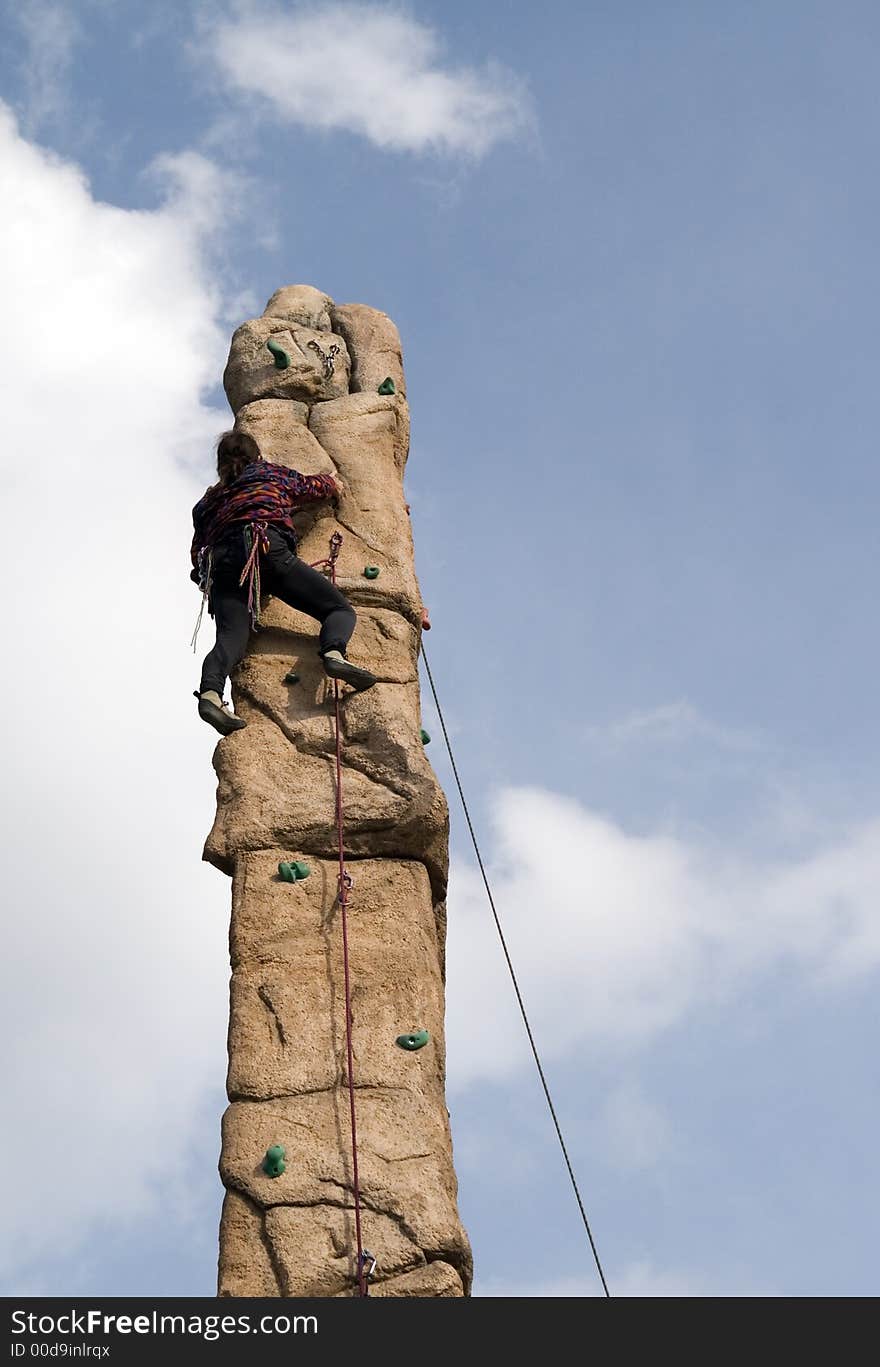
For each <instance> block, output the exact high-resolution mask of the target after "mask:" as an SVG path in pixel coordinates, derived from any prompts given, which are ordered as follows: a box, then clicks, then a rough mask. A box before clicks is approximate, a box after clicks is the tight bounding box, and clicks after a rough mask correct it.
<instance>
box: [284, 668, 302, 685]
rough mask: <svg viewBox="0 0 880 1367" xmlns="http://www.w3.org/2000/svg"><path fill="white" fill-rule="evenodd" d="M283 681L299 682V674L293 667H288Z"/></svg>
mask: <svg viewBox="0 0 880 1367" xmlns="http://www.w3.org/2000/svg"><path fill="white" fill-rule="evenodd" d="M284 682H285V683H299V675H298V674H297V672H296V670H295V669H288V671H287V673H286V674H285V676H284Z"/></svg>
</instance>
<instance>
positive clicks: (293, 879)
mask: <svg viewBox="0 0 880 1367" xmlns="http://www.w3.org/2000/svg"><path fill="white" fill-rule="evenodd" d="M309 872H310V870H309V866H308V864H304V863H303V861H302V860H301V859H293V860H290V861H289V862H288V861H285V860H282V861H281V863H280V864H279V865H278V873H279V876H280V878H281V881H282V883H298V882H299V881H300V879H301V878H308V876H309Z"/></svg>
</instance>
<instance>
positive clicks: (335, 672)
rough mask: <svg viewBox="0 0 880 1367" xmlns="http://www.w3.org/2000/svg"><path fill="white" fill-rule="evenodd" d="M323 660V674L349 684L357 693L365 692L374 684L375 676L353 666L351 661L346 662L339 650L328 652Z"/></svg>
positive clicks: (357, 666)
mask: <svg viewBox="0 0 880 1367" xmlns="http://www.w3.org/2000/svg"><path fill="white" fill-rule="evenodd" d="M323 659H324V673H325V674H328V675H329V676H330V678H331V679H342V680H343V682H344V683H347V684H351V686H352V688H354V689H355V690H356V691H357V692H358V693H363V692H365V691H366V689H368V688H372V687H373V684H374V683H376V676H375V674H371V673H370V671H369V670H368V669H361V668H360V666H359V665H353V664H352V662H351V660H346V658H345V656H344V655H343V654H342V651H341V650H328V651H326V652H325V654H324V656H323Z"/></svg>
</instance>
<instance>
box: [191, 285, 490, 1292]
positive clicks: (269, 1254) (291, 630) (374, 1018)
mask: <svg viewBox="0 0 880 1367" xmlns="http://www.w3.org/2000/svg"><path fill="white" fill-rule="evenodd" d="M270 343H271V345H269V344H270ZM275 358H278V360H279V361H280V363H281V364H282V365H283V367H284V368H278V365H277V364H276V359H275ZM285 361H287V362H289V364H286V365H285V364H284V362H285ZM389 381H390V382H391V383H390V384H389V383H388V382H389ZM223 382H224V386H225V389H226V393H227V396H228V398H229V402H230V404H231V406H232V409H233V411H234V413H235V425H236V427H237V428H238V429H240V430H244V431H248V432H250V433H252V435H253V436H254V437H255V438H256V440H257V443H258V445H259V447H260V451H261V454H262V455H263V456H264V457H265V458H266V459H267V460H271V461H275V462H276V463H278V464H279V465H287V466H291V467H293V468H294V469H297V470H300V471H302V472H303V473H305V474H317V473H319V472H324V471H326V472H329V473H331V474H334V475H336V474H338V475H339V477H340V478H341V479H342V481H343V482H344V485H345V488H346V494H345V496H344V498H343V499H342V501H341V504H340V506H339V508H338V510H334V508H333V505H331V504H326V505H319V506H318V507H317V508H315V507H314V506H313V507H312V508H310V509H309V510H308V511H307V512H304V513H303V514H299V515H298V521H299V527H298V530H299V534H300V547H299V554H300V555H301V557H302V558H303V559H304V560H307V561H309V562H315V561H319V560H323V559H324V558H325V557H326V556H327V554H328V543H329V539H330V537H331V535H332V534H333V533H334V532H339V533H341V535H342V537H343V542H342V547H341V551H340V555H339V559H338V563H337V582H338V584H339V587H340V588H341V589H342V591H343V593H345V594H346V596H347V597H348V598H349V599H350V600H351V602H352V603H353V604H354V606H355V608H356V610H357V613H358V625H357V629H356V631H355V635H354V637H353V639H352V642H351V645H350V646H349V651H348V654H349V656H350V658H351V659H352V660H353V661H355V663H357V664H360V665H364V666H365V667H367V668H368V669H370V670H372V671H373V673H374V674H376V675H377V677H378V679H379V682H378V683H377V684H376V686H375V687H374V688H372V689H370V690H369V691H367V692H365V693H361V694H355V693H351V692H349V690H348V688H347V686H345V685H342V686H341V688H340V692H341V694H342V695H343V696H344V701H343V703H342V704H341V707H340V712H341V717H342V723H341V725H342V754H343V797H344V807H345V855H346V867H347V870H348V872H349V874H350V875H351V877H352V879H353V885H352V888H351V892H350V896H349V902H348V911H347V916H348V935H349V949H350V970H351V1005H352V1044H353V1051H354V1068H353V1077H354V1083H355V1098H356V1116H357V1138H358V1162H359V1186H360V1200H361V1220H362V1238H363V1245H364V1247H365V1248H366V1249H367V1250H369V1253H370V1254H371V1255H372V1258H375V1260H376V1269H375V1272H374V1274H373V1276H372V1277H371V1278H370V1282H369V1294H370V1295H374V1296H463V1295H467V1294H468V1291H469V1287H470V1275H471V1258H470V1250H469V1246H468V1241H467V1237H466V1235H465V1232H464V1230H463V1228H462V1226H461V1222H460V1220H459V1216H458V1210H457V1207H456V1192H457V1187H456V1180H455V1173H454V1171H453V1166H452V1145H451V1139H450V1132H449V1119H448V1112H447V1110H446V1103H445V1095H444V1036H443V1014H444V964H443V953H444V939H445V903H444V897H445V892H446V873H447V860H448V812H447V807H446V801H445V798H444V795H443V792H442V790H441V788H440V786H439V784H438V782H437V778H436V776H435V774H434V772H433V770H432V768H431V765H430V764H429V762H428V759H427V757H426V753H425V748H424V744H423V739H422V736H421V734H420V731H421V717H420V706H419V682H418V669H417V663H418V651H419V639H420V634H421V630H422V621H423V605H422V601H421V597H420V594H419V587H418V583H417V581H416V576H415V569H414V563H413V542H412V535H411V532H410V523H409V516H408V513H407V507H406V503H405V501H404V493H403V471H404V465H405V462H406V458H407V452H408V447H409V411H408V408H407V403H406V385H405V380H404V374H403V366H402V360H401V350H400V338H399V336H398V333H397V329H396V328H395V326H394V324H393V323H392V322H391V320H390V319H389V318H388V317H387V316H386V315H385V314H384V313H380V312H378V311H377V310H376V309H372V308H367V307H366V306H364V305H362V304H345V305H341V306H337V305H335V304H334V303H333V301H332V299H330V298H329V297H328V296H327V295H325V294H322V293H321V292H320V291H319V290H316V289H313V288H311V287H310V286H306V285H292V286H287V287H285V288H284V289H280V290H278V291H277V292H276V293H275V294H274V295H273V296H272V298H271V299H270V300H269V303H268V304H267V306H266V309H265V312H264V313H263V315H262V317H260V318H255V319H252V320H251V321H250V322H247V323H244V324H243V325H242V326H241V327H240V328H238V330H237V331H236V333H235V335H234V336H233V339H232V346H231V349H230V353H229V361H228V363H227V366H226V371H225V373H224V377H223ZM380 391H381V392H380ZM366 570H369V574H366V573H365V571H366ZM376 571H378V573H376ZM233 698H234V702H235V710H236V712H238V713H239V714H240V715H241V716H242V717H244V718H245V720H246V721H247V723H248V724H247V727H246V728H245V729H244V730H241V731H237V732H234V733H233V734H232V735H231V736H228V737H226V738H225V739H224V740H221V741H220V743H219V744H218V746H217V749H216V752H215V756H214V767H215V769H216V771H217V779H218V788H217V816H216V820H215V822H214V826H213V829H212V830H211V832H210V835H209V836H208V839H207V842H206V845H205V851H204V857H205V858H206V859H207V860H209V861H210V862H211V863H212V864H214V865H216V866H217V868H219V869H222V870H223V871H224V872H226V873H229V874H230V875H231V876H232V920H231V927H230V957H231V963H232V981H231V1002H230V1020H229V1073H228V1078H227V1089H228V1094H229V1107H228V1109H227V1111H226V1114H225V1117H224V1121H223V1139H222V1151H221V1158H220V1173H221V1177H222V1179H223V1183H224V1186H225V1187H226V1195H225V1199H224V1204H223V1215H222V1220H221V1227H220V1269H219V1294H220V1295H221V1296H351V1295H357V1294H359V1287H358V1280H357V1276H358V1269H357V1241H356V1233H355V1220H354V1197H353V1190H354V1188H353V1170H352V1145H351V1132H350V1119H349V1092H348V1073H347V1060H346V1031H345V998H344V976H343V958H342V935H341V926H340V908H339V904H338V895H337V894H338V872H339V863H338V846H337V830H336V818H335V802H336V770H335V730H334V705H333V691H332V684H331V683H330V682H329V681H328V680H326V678H325V676H324V673H323V670H322V668H321V661H320V659H319V657H318V654H317V624H316V623H315V622H314V621H313V620H312V619H311V618H308V617H305V616H303V615H301V614H299V613H297V612H294V611H293V610H291V609H290V608H288V607H287V606H286V605H285V604H283V603H282V602H280V601H279V600H278V599H274V598H268V599H266V600H264V605H263V612H262V627H261V629H260V631H259V632H258V633H257V634H256V635H255V636H253V637H252V638H251V645H250V649H249V652H248V655H247V656H246V658H245V660H244V661H243V663H242V665H241V666H240V668H239V669H238V671H237V673H236V676H235V678H234V679H233ZM297 863H298V864H299V866H300V867H299V872H302V868H303V866H304V867H306V868H307V869H308V876H307V877H305V878H298V879H296V881H293V882H286V881H284V879H283V878H282V876H281V874H280V873H279V865H281V864H284V865H286V866H288V865H292V864H297ZM295 871H296V870H295ZM289 872H290V870H289V869H288V868H285V873H289ZM422 1032H427V1037H428V1038H427V1043H425V1044H422V1040H423V1038H424V1034H423V1033H422ZM407 1037H409V1038H407ZM398 1039H400V1040H401V1043H398ZM406 1045H409V1046H410V1047H405V1046H406ZM412 1046H416V1047H412ZM419 1046H421V1047H419ZM269 1150H272V1154H271V1156H270V1158H269V1160H268V1161H267V1159H266V1155H267V1152H268V1151H269ZM282 1151H283V1154H282ZM278 1158H281V1162H280V1163H278V1162H273V1160H277V1159H278ZM282 1168H283V1171H279V1169H282ZM273 1172H277V1175H271V1174H272V1173H273Z"/></svg>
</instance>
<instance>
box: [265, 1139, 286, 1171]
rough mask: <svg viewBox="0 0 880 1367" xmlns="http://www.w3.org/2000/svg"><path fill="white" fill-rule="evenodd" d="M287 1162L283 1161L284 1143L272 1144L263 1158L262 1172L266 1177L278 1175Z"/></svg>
mask: <svg viewBox="0 0 880 1367" xmlns="http://www.w3.org/2000/svg"><path fill="white" fill-rule="evenodd" d="M286 1166H287V1164H286V1163H285V1162H284V1145H283V1144H272V1145H271V1146H270V1147H269V1148H268V1149H267V1150H266V1157H265V1158H264V1159H263V1172H264V1173H265V1174H266V1176H267V1177H280V1176H281V1174H282V1173H283V1171H284V1169H285V1167H286Z"/></svg>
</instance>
